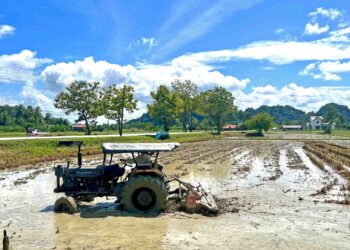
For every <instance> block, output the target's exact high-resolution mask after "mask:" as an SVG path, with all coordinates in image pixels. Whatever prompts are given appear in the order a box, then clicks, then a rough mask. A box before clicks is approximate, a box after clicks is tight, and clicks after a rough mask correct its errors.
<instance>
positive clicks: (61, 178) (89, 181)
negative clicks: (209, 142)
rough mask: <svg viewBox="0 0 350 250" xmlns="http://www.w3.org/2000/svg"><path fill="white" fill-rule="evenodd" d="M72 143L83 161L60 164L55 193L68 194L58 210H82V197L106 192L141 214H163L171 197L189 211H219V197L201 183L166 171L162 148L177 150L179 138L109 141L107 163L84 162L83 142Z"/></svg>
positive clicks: (105, 153)
mask: <svg viewBox="0 0 350 250" xmlns="http://www.w3.org/2000/svg"><path fill="white" fill-rule="evenodd" d="M70 143H73V144H78V166H75V167H72V166H70V162H69V161H68V162H67V164H66V166H62V165H57V166H55V168H54V169H55V175H56V180H57V186H56V188H55V189H54V192H56V193H59V192H63V193H65V196H64V197H61V198H59V199H58V200H56V202H55V205H54V211H55V212H68V213H77V212H78V205H77V204H78V203H79V202H80V201H85V202H92V201H93V200H94V198H95V197H105V196H106V197H107V196H115V197H117V201H116V202H117V203H119V204H120V208H121V209H123V210H125V211H127V212H130V213H137V214H139V213H150V214H159V213H160V212H162V211H164V210H165V209H166V207H167V203H168V201H169V200H175V201H176V202H177V204H179V208H181V209H182V210H184V211H186V212H189V213H195V212H197V213H203V214H207V215H208V214H211V215H212V214H217V212H218V208H217V206H216V203H215V201H214V199H213V197H212V196H211V195H209V194H208V193H206V192H205V191H204V189H203V187H202V186H201V185H200V184H199V185H198V186H193V185H192V184H190V183H187V182H184V181H182V180H179V179H178V178H173V179H168V178H167V176H166V174H165V173H164V172H163V168H164V167H163V166H162V165H161V164H160V163H159V162H158V157H159V153H160V152H167V151H172V150H175V149H176V148H178V147H179V146H180V144H179V143H103V144H102V153H103V159H102V163H101V164H100V165H98V166H95V167H82V163H83V160H82V153H81V147H82V144H83V142H70ZM62 144H63V145H67V144H69V143H67V142H63V143H62ZM116 155H118V157H115V156H116ZM113 157H114V158H117V160H115V159H114V158H113ZM172 182H177V183H178V186H177V188H176V189H174V190H170V183H172Z"/></svg>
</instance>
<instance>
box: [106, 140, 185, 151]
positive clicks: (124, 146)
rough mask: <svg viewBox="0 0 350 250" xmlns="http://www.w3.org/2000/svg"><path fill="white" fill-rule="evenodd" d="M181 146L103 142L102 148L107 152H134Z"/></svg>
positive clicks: (176, 143)
mask: <svg viewBox="0 0 350 250" xmlns="http://www.w3.org/2000/svg"><path fill="white" fill-rule="evenodd" d="M179 146H180V143H178V142H173V143H110V142H108V143H103V144H102V150H103V152H104V153H107V154H117V153H132V152H135V153H137V152H157V151H159V152H165V151H171V150H174V149H176V148H178V147H179Z"/></svg>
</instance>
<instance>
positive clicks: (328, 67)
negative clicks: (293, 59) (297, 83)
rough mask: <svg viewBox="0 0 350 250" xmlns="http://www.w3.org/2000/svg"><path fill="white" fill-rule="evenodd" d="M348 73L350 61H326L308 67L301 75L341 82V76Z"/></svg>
mask: <svg viewBox="0 0 350 250" xmlns="http://www.w3.org/2000/svg"><path fill="white" fill-rule="evenodd" d="M347 72H350V61H347V62H340V61H324V62H319V63H311V64H309V65H307V66H306V67H305V69H304V70H302V71H301V72H300V74H301V75H309V76H312V77H313V78H315V79H323V80H325V81H340V80H342V78H341V76H339V74H340V73H347Z"/></svg>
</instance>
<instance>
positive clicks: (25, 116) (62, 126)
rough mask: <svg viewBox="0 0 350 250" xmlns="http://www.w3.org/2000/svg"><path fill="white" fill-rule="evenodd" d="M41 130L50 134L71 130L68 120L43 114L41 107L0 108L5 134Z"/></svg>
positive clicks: (17, 106)
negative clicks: (32, 129)
mask: <svg viewBox="0 0 350 250" xmlns="http://www.w3.org/2000/svg"><path fill="white" fill-rule="evenodd" d="M29 128H39V129H43V130H49V131H50V132H56V131H65V130H68V129H70V124H69V121H68V120H67V119H63V118H55V117H53V116H52V115H51V114H50V113H46V114H45V115H44V114H43V112H42V110H41V108H40V107H32V106H24V105H16V106H9V105H3V106H0V129H1V131H5V132H20V131H27V130H28V129H29Z"/></svg>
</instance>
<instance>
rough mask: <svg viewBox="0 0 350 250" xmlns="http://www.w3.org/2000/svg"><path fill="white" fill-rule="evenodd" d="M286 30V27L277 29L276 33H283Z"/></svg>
mask: <svg viewBox="0 0 350 250" xmlns="http://www.w3.org/2000/svg"><path fill="white" fill-rule="evenodd" d="M285 31H286V30H285V29H284V28H279V29H276V30H275V33H276V34H282V33H283V32H285Z"/></svg>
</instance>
